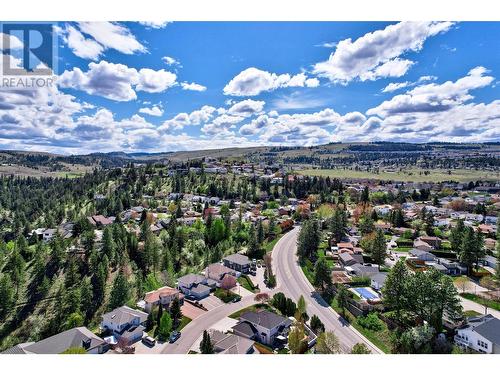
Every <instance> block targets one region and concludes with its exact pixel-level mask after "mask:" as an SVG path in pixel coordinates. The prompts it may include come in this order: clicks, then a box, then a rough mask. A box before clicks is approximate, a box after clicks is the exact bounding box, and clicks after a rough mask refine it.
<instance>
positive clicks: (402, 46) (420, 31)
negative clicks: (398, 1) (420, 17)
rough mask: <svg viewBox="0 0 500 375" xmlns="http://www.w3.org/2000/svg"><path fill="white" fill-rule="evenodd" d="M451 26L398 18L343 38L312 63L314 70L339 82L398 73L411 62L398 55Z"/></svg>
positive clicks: (407, 67)
mask: <svg viewBox="0 0 500 375" xmlns="http://www.w3.org/2000/svg"><path fill="white" fill-rule="evenodd" d="M451 26H452V23H451V22H400V23H398V24H395V25H389V26H387V27H386V28H385V29H383V30H377V31H374V32H371V33H367V34H365V35H363V36H362V37H360V38H358V39H356V40H355V41H354V42H353V41H352V39H351V38H349V39H345V40H342V41H340V42H339V43H338V45H337V48H336V49H335V52H333V53H332V54H331V55H330V57H329V58H328V60H327V61H323V62H319V63H317V64H315V65H314V68H313V72H314V73H316V74H317V75H318V76H320V77H325V78H328V79H329V80H330V81H332V82H335V83H341V84H347V83H348V82H350V81H352V80H354V79H359V80H361V81H366V80H376V79H378V78H385V77H401V76H402V75H404V74H405V73H406V72H407V71H408V69H409V68H410V67H411V65H412V64H413V62H412V61H410V60H407V59H401V58H399V57H400V56H401V55H402V54H404V53H406V52H409V51H419V50H421V49H422V47H423V44H424V42H425V40H426V39H427V38H429V37H432V36H435V35H437V34H439V33H443V32H446V31H448V30H449V29H450V27H451Z"/></svg>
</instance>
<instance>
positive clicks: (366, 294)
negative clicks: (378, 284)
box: [354, 288, 379, 300]
mask: <svg viewBox="0 0 500 375" xmlns="http://www.w3.org/2000/svg"><path fill="white" fill-rule="evenodd" d="M354 290H355V291H356V292H357V293H358V294H359V295H360V296H361V297H363V298H364V299H367V300H372V299H378V298H379V297H378V295H376V294H375V293H374V292H372V291H371V290H370V289H368V288H354Z"/></svg>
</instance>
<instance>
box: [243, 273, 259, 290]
mask: <svg viewBox="0 0 500 375" xmlns="http://www.w3.org/2000/svg"><path fill="white" fill-rule="evenodd" d="M238 282H239V283H240V285H241V286H242V287H243V288H245V289H246V290H249V291H250V292H252V293H258V292H259V289H258V288H256V287H255V285H253V283H252V280H250V279H249V278H248V276H240V277H238Z"/></svg>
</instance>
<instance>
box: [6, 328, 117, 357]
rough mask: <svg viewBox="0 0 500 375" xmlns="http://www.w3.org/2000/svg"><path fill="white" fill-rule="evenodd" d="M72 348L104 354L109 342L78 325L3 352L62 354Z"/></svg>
mask: <svg viewBox="0 0 500 375" xmlns="http://www.w3.org/2000/svg"><path fill="white" fill-rule="evenodd" d="M70 348H83V349H85V351H86V352H87V353H89V354H102V353H104V352H105V351H106V350H107V343H106V342H105V341H104V340H103V339H101V338H100V337H99V336H97V335H95V334H94V333H92V332H91V331H89V329H88V328H86V327H76V328H72V329H68V330H67V331H64V332H61V333H58V334H57V335H54V336H50V337H47V338H46V339H43V340H40V341H38V342H29V343H22V344H18V345H16V346H14V347H12V348H10V349H7V350H5V351H4V352H2V353H1V354H61V353H63V352H64V351H66V350H67V349H70Z"/></svg>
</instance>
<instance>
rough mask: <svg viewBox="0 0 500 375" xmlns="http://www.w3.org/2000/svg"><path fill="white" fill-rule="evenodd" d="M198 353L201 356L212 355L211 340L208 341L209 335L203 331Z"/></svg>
mask: <svg viewBox="0 0 500 375" xmlns="http://www.w3.org/2000/svg"><path fill="white" fill-rule="evenodd" d="M200 352H201V354H213V353H214V347H213V345H212V340H211V339H210V335H209V334H208V332H207V331H203V338H202V340H201V343H200Z"/></svg>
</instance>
